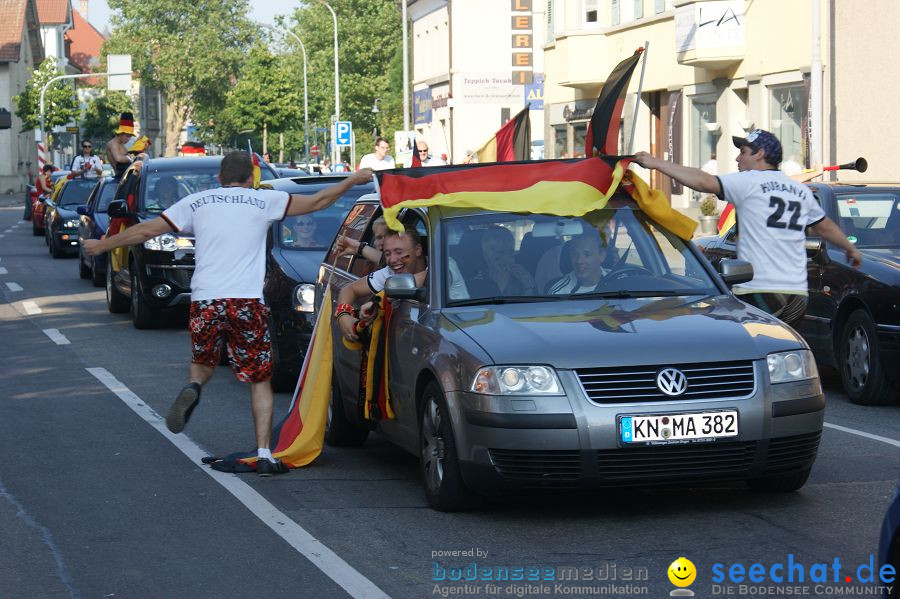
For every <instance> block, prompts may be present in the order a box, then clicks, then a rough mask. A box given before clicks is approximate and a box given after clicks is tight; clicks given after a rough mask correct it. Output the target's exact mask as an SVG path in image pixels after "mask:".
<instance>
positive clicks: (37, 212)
mask: <svg viewBox="0 0 900 599" xmlns="http://www.w3.org/2000/svg"><path fill="white" fill-rule="evenodd" d="M68 174H69V171H63V170H59V171H54V172H53V173H52V174H51V175H50V180H51V181H52V182H53V190H54V191H55V190H56V184H57V183H58V182H59V180H60V179H62V178H63V177H66V176H68ZM45 199H47V198H46V197H45V196H39V195H37V188H35V190H34V192H33V193H32V194H31V233H32V235H34V236H35V237H40V236H41V235H43V234H44V200H45Z"/></svg>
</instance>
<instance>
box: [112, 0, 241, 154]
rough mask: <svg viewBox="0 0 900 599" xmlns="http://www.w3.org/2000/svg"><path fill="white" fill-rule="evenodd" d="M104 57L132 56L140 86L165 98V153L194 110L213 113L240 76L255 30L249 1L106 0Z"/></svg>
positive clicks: (172, 148)
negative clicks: (107, 27)
mask: <svg viewBox="0 0 900 599" xmlns="http://www.w3.org/2000/svg"><path fill="white" fill-rule="evenodd" d="M108 4H109V7H110V9H111V10H112V11H114V12H113V15H112V19H111V20H112V24H113V26H114V31H113V34H112V36H111V37H110V39H109V40H107V41H106V43H105V44H104V45H103V52H104V53H105V54H113V53H122V54H131V57H132V65H133V67H134V68H135V69H136V70H137V72H138V74H139V77H140V79H141V81H142V83H143V84H144V85H146V86H147V87H151V88H154V89H159V90H161V91H162V92H163V94H164V95H165V98H166V127H165V129H166V150H165V153H166V155H170V156H171V155H174V154H175V150H176V147H177V145H178V138H179V136H180V134H181V129H182V128H183V127H184V124H185V123H186V122H187V120H188V118H190V117H191V115H192V114H194V112H195V111H198V112H205V113H213V112H214V111H215V110H216V109H217V108H221V107H223V106H224V101H225V95H226V93H227V91H228V89H229V88H230V87H231V85H232V83H233V81H234V80H235V78H236V76H237V73H238V66H239V65H240V63H241V62H242V61H243V59H244V57H245V56H246V54H247V51H248V49H249V47H250V43H251V40H252V39H253V37H254V35H255V33H256V28H255V27H254V26H253V24H252V22H251V21H250V20H249V19H248V18H247V12H248V2H247V0H229V1H227V2H222V1H221V0H109V1H108Z"/></svg>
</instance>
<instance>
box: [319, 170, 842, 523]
mask: <svg viewBox="0 0 900 599" xmlns="http://www.w3.org/2000/svg"><path fill="white" fill-rule="evenodd" d="M452 168H460V167H435V169H436V172H441V171H442V170H446V169H452ZM469 168H473V167H469ZM474 168H478V167H474ZM379 214H380V207H379V202H378V198H377V197H374V196H368V197H364V198H361V199H360V200H359V202H357V205H356V207H355V208H354V209H353V210H351V212H350V214H349V215H348V217H347V219H345V221H344V224H343V225H342V228H341V231H340V232H339V234H340V235H347V236H349V237H351V238H353V239H362V240H364V241H368V240H370V239H371V236H372V220H374V219H375V218H377V217H378V216H379ZM401 220H403V221H404V223H405V224H406V225H407V226H408V227H415V228H416V229H417V230H418V231H419V232H420V234H421V235H422V237H423V244H424V250H425V253H426V255H427V256H428V263H429V267H428V271H427V276H426V286H425V287H422V288H417V287H416V283H415V280H414V278H413V277H412V275H409V274H404V275H397V276H393V277H389V278H388V279H387V284H386V287H385V295H386V296H387V298H389V299H390V301H391V302H392V312H391V317H390V319H389V324H388V325H387V335H388V339H389V343H388V352H387V353H388V355H387V357H386V360H387V368H388V370H389V372H390V376H389V377H388V379H387V380H388V389H389V394H390V402H391V407H392V410H393V412H394V414H395V418H393V419H383V420H378V421H377V422H374V423H372V422H368V421H365V420H363V418H362V416H361V414H362V408H361V399H360V375H359V362H360V353H359V352H358V351H355V350H352V349H350V348H348V347H346V346H345V345H344V344H343V343H342V342H341V341H340V332H339V330H338V328H337V326H336V325H335V324H333V325H332V326H333V334H334V336H335V337H334V338H335V339H336V341H335V343H334V348H335V349H334V363H335V365H336V368H335V378H334V384H333V388H332V399H331V410H330V411H329V415H330V418H329V421H328V425H327V429H326V440H327V441H328V442H329V443H332V444H355V443H362V442H363V441H364V440H365V438H366V433H367V430H369V429H372V428H375V429H376V430H378V431H379V432H381V433H382V434H384V435H385V436H386V437H387V438H388V439H390V440H391V441H392V442H394V443H396V444H397V445H399V446H400V447H402V448H404V449H406V450H407V451H409V452H411V453H413V454H415V455H418V456H419V461H420V470H421V476H422V480H423V483H424V487H425V493H426V496H427V498H428V502H429V504H430V505H431V506H432V507H434V508H436V509H439V510H453V509H460V508H464V507H467V506H469V505H472V503H473V501H475V500H476V499H477V497H478V495H480V494H488V493H495V492H502V491H506V490H511V489H527V488H532V487H538V488H554V487H556V488H559V487H562V488H568V487H575V486H585V487H616V488H618V487H622V486H626V485H650V484H661V483H674V484H688V483H696V482H707V481H716V480H724V479H736V480H744V481H747V483H748V484H750V485H751V486H752V487H754V488H759V489H764V490H772V491H792V490H796V489H798V488H800V487H801V486H803V484H804V483H805V482H806V480H807V477H808V476H809V473H810V469H811V467H812V464H813V462H814V460H815V458H816V454H817V450H818V445H819V439H820V436H821V432H822V427H823V416H824V407H825V397H824V394H823V392H822V387H821V384H820V381H819V377H818V373H817V371H816V366H815V362H814V361H813V358H812V355H811V354H810V352H809V350H808V347H807V345H806V343H805V342H804V341H803V339H802V338H801V337H800V336H799V335H797V334H796V333H795V332H794V331H793V330H792V329H790V328H789V327H787V326H785V325H783V324H782V323H781V322H780V321H778V320H777V319H775V318H773V317H772V316H770V315H768V314H766V313H764V312H762V311H761V310H758V309H755V308H752V307H749V306H748V305H746V304H744V303H743V302H741V301H739V300H737V299H736V298H735V297H734V295H732V293H731V292H730V291H729V288H728V286H727V285H730V284H736V283H739V282H746V281H748V280H750V278H752V268H751V267H750V265H749V264H748V263H746V262H742V261H739V260H728V261H723V262H722V263H721V265H720V268H721V273H722V275H721V276H720V275H719V274H717V273H716V271H715V270H713V268H712V266H711V265H710V264H709V263H708V262H707V261H706V260H703V259H702V256H701V254H700V253H699V251H698V250H697V249H696V247H694V246H693V244H691V243H690V242H685V241H683V240H681V239H680V238H678V237H677V236H675V235H674V234H672V233H671V232H669V231H668V230H667V229H666V228H665V226H663V225H662V224H660V223H658V222H654V221H652V220H651V219H650V218H649V217H648V216H647V215H645V214H644V213H643V212H642V211H641V210H640V209H639V208H638V206H637V205H636V204H635V202H634V201H633V200H631V199H630V198H628V197H627V196H623V195H621V194H617V195H615V196H614V197H613V198H612V199H611V200H610V202H609V204H608V205H607V208H606V209H604V210H599V211H595V212H592V213H589V214H587V215H585V216H583V217H580V218H576V217H572V218H565V217H559V216H554V215H545V214H512V213H499V212H485V211H479V210H476V209H461V208H449V207H440V206H435V207H429V208H427V209H421V208H420V209H409V210H407V211H406V212H405V214H404V215H402V216H401ZM486 236H491V239H492V241H491V242H490V244H489V243H485V242H484V240H485V238H486ZM498 240H500V242H498ZM583 243H584V244H586V246H584V247H583V246H582V245H581V244H583ZM483 248H494V249H493V250H491V251H490V252H489V253H484V252H483V251H482V250H483ZM336 254H337V252H336V249H335V247H334V246H332V248H331V249H330V251H329V253H328V255H327V256H326V260H325V262H324V263H323V265H322V270H321V271H320V276H319V288H320V289H322V288H323V287H324V285H325V284H326V283H327V282H329V281H330V283H331V284H332V286H333V287H334V288H335V289H334V297H335V298H336V297H337V293H338V292H339V290H340V289H341V288H343V287H344V286H345V285H348V284H350V283H352V282H353V281H355V280H357V279H358V278H359V277H361V276H365V274H366V273H367V272H369V270H371V268H372V267H373V265H372V264H371V263H367V261H365V260H364V259H362V258H359V257H339V256H337V255H336ZM573 254H574V256H573ZM585 256H587V257H589V258H591V260H587V261H584V260H582V258H583V257H585ZM492 264H493V265H494V266H502V268H497V269H492V268H491V265H492ZM601 266H602V269H603V270H602V273H601V272H600V271H599V269H600V267H601ZM494 270H498V271H501V272H511V271H512V270H516V271H517V272H518V273H519V274H517V275H516V276H517V277H520V276H522V275H521V273H520V272H519V271H520V270H524V271H525V272H527V275H528V277H529V278H530V280H533V281H535V284H534V285H533V286H530V287H529V286H527V285H526V284H525V283H522V285H521V286H520V290H519V291H518V292H516V295H504V293H503V292H502V291H500V284H499V283H497V282H496V281H494V280H493V279H491V276H492V275H491V274H490V273H491V272H493V271H494ZM586 272H588V273H594V274H596V275H597V276H600V274H602V277H601V278H600V280H599V282H598V283H597V284H596V285H594V284H593V283H592V284H591V285H590V287H589V289H588V290H586V291H584V292H573V291H566V292H560V290H567V289H569V287H570V285H569V283H571V288H572V289H575V290H579V291H580V290H581V289H582V287H585V286H586V285H587V283H583V282H582V276H584V274H585V273H586ZM460 277H462V279H463V281H464V282H465V285H464V286H462V289H460V287H461V286H460V285H459V281H458V279H459V278H460ZM566 277H569V279H566ZM571 277H575V279H571ZM522 280H529V279H525V278H524V277H523V278H522ZM576 280H577V281H578V283H577V284H576V283H575V281H576ZM585 280H586V279H585ZM537 281H542V283H537ZM451 284H452V288H453V289H454V290H455V291H454V292H453V294H452V295H451V291H450V289H451ZM507 288H508V287H507Z"/></svg>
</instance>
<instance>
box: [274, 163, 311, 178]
mask: <svg viewBox="0 0 900 599" xmlns="http://www.w3.org/2000/svg"><path fill="white" fill-rule="evenodd" d="M274 168H275V172H277V173H278V177H279V178H282V179H285V178H288V179H290V178H295V177H309V173H308V172H306V170H305V169H302V168H291V167H288V166H278V165H275V167H274Z"/></svg>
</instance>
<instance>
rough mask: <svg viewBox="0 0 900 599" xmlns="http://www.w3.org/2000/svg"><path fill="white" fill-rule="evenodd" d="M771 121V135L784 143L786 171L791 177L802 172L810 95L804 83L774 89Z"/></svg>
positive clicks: (770, 109) (805, 157) (783, 166)
mask: <svg viewBox="0 0 900 599" xmlns="http://www.w3.org/2000/svg"><path fill="white" fill-rule="evenodd" d="M769 119H770V120H769V131H771V132H772V133H774V134H775V137H777V138H778V139H779V140H781V147H782V167H781V168H782V170H783V171H785V172H786V173H788V174H789V175H790V174H795V173H799V172H801V171H802V170H803V165H805V164H806V161H807V148H806V144H804V143H803V133H804V130H805V125H806V123H807V94H806V90H805V89H804V87H803V84H802V83H801V84H796V85H789V86H785V87H773V88H772V89H771V94H770V101H769Z"/></svg>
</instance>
